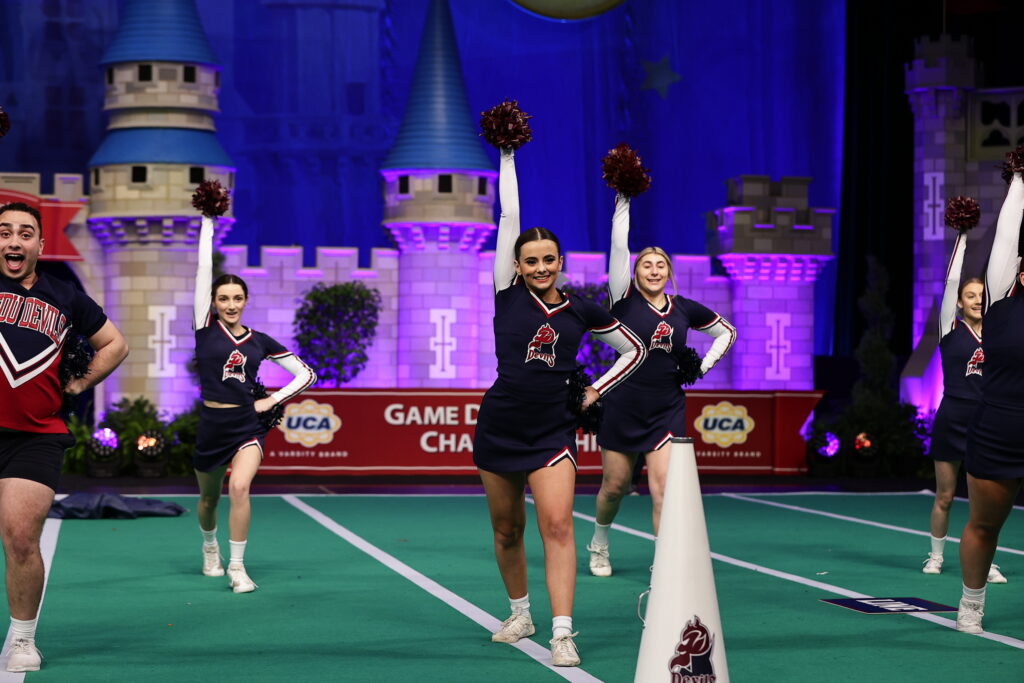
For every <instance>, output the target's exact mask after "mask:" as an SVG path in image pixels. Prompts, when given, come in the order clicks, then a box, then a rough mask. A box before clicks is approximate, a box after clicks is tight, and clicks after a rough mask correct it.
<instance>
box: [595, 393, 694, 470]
mask: <svg viewBox="0 0 1024 683" xmlns="http://www.w3.org/2000/svg"><path fill="white" fill-rule="evenodd" d="M602 401H604V416H603V417H602V419H601V429H600V431H598V433H597V443H598V444H600V446H601V448H607V449H609V450H612V451H619V452H620V453H649V452H650V451H656V450H658V449H659V448H661V447H662V446H664V445H665V442H667V441H668V440H669V439H671V438H672V437H673V436H685V435H686V394H684V393H683V390H682V389H681V388H680V387H679V385H678V384H669V385H666V386H664V387H660V388H644V387H634V386H633V385H631V384H629V383H627V384H626V385H624V386H620V387H618V388H617V389H615V391H612V392H611V393H609V394H608V395H607V396H606V397H605V398H603V399H602Z"/></svg>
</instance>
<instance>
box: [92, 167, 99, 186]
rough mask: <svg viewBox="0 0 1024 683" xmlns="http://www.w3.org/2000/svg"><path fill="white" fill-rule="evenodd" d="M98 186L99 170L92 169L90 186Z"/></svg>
mask: <svg viewBox="0 0 1024 683" xmlns="http://www.w3.org/2000/svg"><path fill="white" fill-rule="evenodd" d="M99 184H100V169H98V168H94V169H92V185H93V187H96V186H97V185H99Z"/></svg>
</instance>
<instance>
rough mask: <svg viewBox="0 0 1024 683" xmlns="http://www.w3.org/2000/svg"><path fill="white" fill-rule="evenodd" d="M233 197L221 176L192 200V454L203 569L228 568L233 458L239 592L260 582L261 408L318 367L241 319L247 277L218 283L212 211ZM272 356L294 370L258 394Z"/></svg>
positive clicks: (299, 385) (294, 391)
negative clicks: (256, 529) (251, 560)
mask: <svg viewBox="0 0 1024 683" xmlns="http://www.w3.org/2000/svg"><path fill="white" fill-rule="evenodd" d="M226 197H227V191H226V190H224V189H223V188H221V187H220V183H218V182H217V181H208V182H206V183H203V184H202V185H200V187H199V189H198V190H197V191H196V196H195V197H194V198H193V203H194V204H195V205H196V206H197V208H200V209H201V210H202V211H203V221H202V226H201V227H200V230H199V264H198V267H197V268H196V291H195V309H194V318H193V324H194V328H195V334H196V360H197V363H198V367H199V382H200V387H201V394H202V401H203V403H202V406H201V407H200V412H199V429H198V432H197V435H196V451H195V455H194V456H193V459H192V462H193V466H194V467H195V470H196V478H197V479H198V480H199V505H198V515H199V529H200V531H201V532H202V534H203V574H205V575H206V576H224V568H223V567H222V566H221V562H220V548H219V546H218V544H217V503H218V502H219V501H220V495H221V488H222V485H223V483H224V474H225V472H226V471H227V468H228V465H230V466H231V478H230V480H229V482H228V493H229V495H230V498H231V513H230V516H229V527H230V543H231V556H230V561H229V562H228V571H227V573H228V581H229V585H230V587H231V589H232V590H233V591H234V592H235V593H249V592H251V591H253V590H255V589H256V584H255V583H253V581H252V579H250V578H249V575H248V574H246V571H245V565H244V563H243V558H244V555H245V543H246V537H247V536H248V535H249V521H250V519H251V517H252V511H251V507H250V504H249V486H250V484H251V483H252V480H253V477H254V476H256V470H257V469H258V468H259V466H260V460H261V459H262V458H263V440H264V436H265V435H266V432H267V427H266V426H264V425H263V424H261V422H260V418H259V415H260V414H261V413H266V412H267V411H271V410H272V409H274V407H275V406H277V405H279V404H282V403H284V402H285V401H287V400H288V399H291V398H294V397H295V396H298V395H299V394H300V393H302V392H303V391H305V390H306V389H308V388H309V387H310V386H311V385H312V384H313V383H314V382H315V381H316V374H315V373H314V372H313V371H312V370H311V369H310V368H309V366H307V365H306V364H305V363H303V362H302V361H301V360H299V358H298V357H297V356H295V355H294V354H292V353H291V352H289V351H288V350H287V349H286V348H284V346H282V345H281V344H279V343H278V342H276V341H274V340H273V339H271V338H270V337H269V336H267V335H265V334H263V333H262V332H257V331H256V330H253V329H250V328H248V327H245V326H244V325H242V312H243V311H244V310H245V307H246V304H248V303H249V290H248V288H247V287H246V285H245V282H243V281H242V279H241V278H240V277H238V276H237V275H227V274H226V275H221V276H220V277H218V278H217V280H216V281H215V282H213V283H212V286H211V283H210V280H211V279H212V273H213V219H212V216H214V215H222V214H223V213H224V211H226V210H227V201H226ZM204 200H205V201H204ZM211 303H212V310H211ZM265 358H266V359H270V360H271V361H273V362H274V363H277V364H278V365H280V366H281V367H282V368H284V369H285V370H287V371H288V372H290V373H292V374H293V375H294V376H295V378H294V379H293V380H292V381H291V382H289V383H288V385H287V386H285V387H284V388H283V389H279V390H278V391H275V392H274V393H273V394H271V395H270V396H264V397H263V398H257V397H256V396H255V392H256V391H257V387H260V388H261V385H259V384H258V382H257V379H256V373H257V372H258V371H259V366H260V363H261V362H262V361H263V359H265Z"/></svg>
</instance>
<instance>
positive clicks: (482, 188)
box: [476, 176, 487, 197]
mask: <svg viewBox="0 0 1024 683" xmlns="http://www.w3.org/2000/svg"><path fill="white" fill-rule="evenodd" d="M476 193H477V194H478V195H480V196H481V197H484V196H486V195H487V178H485V177H483V176H480V177H479V178H477V179H476Z"/></svg>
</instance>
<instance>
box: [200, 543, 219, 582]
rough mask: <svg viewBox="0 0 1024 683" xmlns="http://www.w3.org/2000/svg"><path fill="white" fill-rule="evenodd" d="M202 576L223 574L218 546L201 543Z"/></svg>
mask: <svg viewBox="0 0 1024 683" xmlns="http://www.w3.org/2000/svg"><path fill="white" fill-rule="evenodd" d="M203 576H224V567H222V566H221V564H220V546H218V545H217V544H216V543H214V544H213V545H206V544H205V543H204V544H203Z"/></svg>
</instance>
